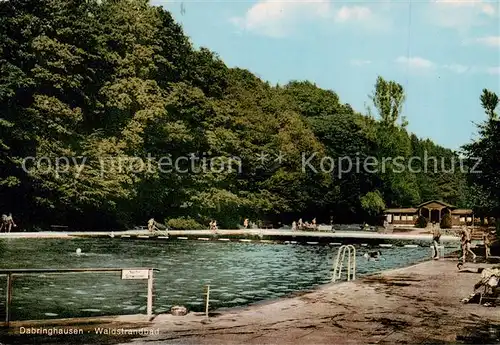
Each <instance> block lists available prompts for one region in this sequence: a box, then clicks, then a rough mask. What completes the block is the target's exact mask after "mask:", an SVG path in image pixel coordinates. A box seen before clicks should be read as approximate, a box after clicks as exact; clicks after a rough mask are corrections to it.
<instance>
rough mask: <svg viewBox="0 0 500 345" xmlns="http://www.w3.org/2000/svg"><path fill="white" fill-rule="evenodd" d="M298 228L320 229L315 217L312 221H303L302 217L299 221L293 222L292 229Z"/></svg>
mask: <svg viewBox="0 0 500 345" xmlns="http://www.w3.org/2000/svg"><path fill="white" fill-rule="evenodd" d="M296 230H318V225H317V224H316V218H314V219H313V220H312V221H311V223H309V222H305V223H304V222H303V221H302V218H300V219H299V221H298V222H295V221H293V222H292V231H296Z"/></svg>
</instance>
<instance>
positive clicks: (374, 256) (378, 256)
mask: <svg viewBox="0 0 500 345" xmlns="http://www.w3.org/2000/svg"><path fill="white" fill-rule="evenodd" d="M363 256H364V257H365V258H366V259H367V260H370V261H378V260H384V258H383V257H382V253H381V252H380V251H379V250H377V251H376V252H369V253H365V254H364V255H363Z"/></svg>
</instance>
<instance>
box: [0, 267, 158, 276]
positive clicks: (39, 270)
mask: <svg viewBox="0 0 500 345" xmlns="http://www.w3.org/2000/svg"><path fill="white" fill-rule="evenodd" d="M123 270H153V271H156V272H159V271H160V270H159V269H158V268H150V267H124V268H121V267H120V268H114V267H109V268H108V267H105V268H13V269H10V268H8V269H0V275H5V274H9V273H11V274H16V275H21V274H24V273H26V274H31V273H71V272H74V273H81V272H121V271H123Z"/></svg>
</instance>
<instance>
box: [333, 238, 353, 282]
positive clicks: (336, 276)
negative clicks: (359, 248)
mask: <svg viewBox="0 0 500 345" xmlns="http://www.w3.org/2000/svg"><path fill="white" fill-rule="evenodd" d="M346 252H347V281H350V280H351V277H352V280H354V279H356V248H355V247H354V246H353V245H352V244H347V245H343V246H341V247H340V248H339V250H338V252H337V257H336V258H335V261H334V263H333V277H332V282H335V281H337V280H340V277H341V275H342V268H343V266H344V260H345V254H346Z"/></svg>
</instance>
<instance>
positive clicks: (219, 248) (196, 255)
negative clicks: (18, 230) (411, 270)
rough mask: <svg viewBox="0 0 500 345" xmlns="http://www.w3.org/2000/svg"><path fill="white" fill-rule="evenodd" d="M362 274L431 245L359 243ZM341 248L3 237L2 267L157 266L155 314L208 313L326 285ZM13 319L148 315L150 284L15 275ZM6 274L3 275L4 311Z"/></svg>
mask: <svg viewBox="0 0 500 345" xmlns="http://www.w3.org/2000/svg"><path fill="white" fill-rule="evenodd" d="M77 248H81V250H82V253H83V254H82V255H76V249H77ZM357 248H358V251H357V255H358V258H357V274H358V276H359V275H363V274H368V273H373V272H376V271H381V270H385V269H390V268H396V267H402V266H406V265H408V264H411V263H414V262H417V261H419V260H422V259H424V258H426V257H428V256H429V247H418V248H403V247H392V248H376V250H380V251H381V252H382V254H383V257H384V258H385V260H382V261H367V260H366V259H365V258H363V257H362V255H363V254H364V253H365V252H366V251H372V250H375V249H370V248H366V247H357ZM337 250H338V247H330V246H315V245H300V244H296V245H294V244H289V245H276V244H256V243H240V242H215V241H214V242H211V241H182V240H180V241H175V240H168V241H161V240H125V239H119V238H114V239H111V238H109V239H103V238H101V239H72V240H68V239H2V240H0V268H79V267H95V268H98V267H99V268H100V267H130V268H133V267H154V268H158V269H160V272H155V276H154V277H155V280H154V289H155V290H154V291H155V296H154V313H163V312H168V311H169V310H170V308H171V307H172V306H173V305H184V306H186V307H188V309H189V310H192V311H202V310H204V298H205V295H204V294H205V285H207V284H210V309H215V308H221V307H234V306H240V305H245V304H249V303H252V302H257V301H261V300H264V299H271V298H277V297H280V296H284V295H286V294H289V293H291V292H294V291H298V290H304V289H310V288H312V287H314V286H317V285H319V284H324V283H327V282H329V281H330V280H331V276H332V263H333V260H334V258H335V255H336V253H337ZM13 284H14V294H13V306H12V314H11V315H12V319H13V320H26V319H47V318H62V317H77V316H97V315H118V314H135V313H145V312H146V297H147V281H140V280H139V281H135V280H121V275H120V273H79V274H64V275H51V274H44V275H43V274H42V275H41V274H36V275H30V276H16V277H15V278H14V283H13ZM4 296H5V277H0V297H1V298H0V310H2V311H4V309H5V306H4V301H5V297H4Z"/></svg>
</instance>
